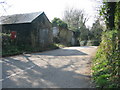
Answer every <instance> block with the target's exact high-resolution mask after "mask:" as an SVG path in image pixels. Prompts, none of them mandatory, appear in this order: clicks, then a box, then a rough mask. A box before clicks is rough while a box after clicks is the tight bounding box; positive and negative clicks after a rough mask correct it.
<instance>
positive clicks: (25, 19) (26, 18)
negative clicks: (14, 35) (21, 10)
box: [0, 12, 43, 25]
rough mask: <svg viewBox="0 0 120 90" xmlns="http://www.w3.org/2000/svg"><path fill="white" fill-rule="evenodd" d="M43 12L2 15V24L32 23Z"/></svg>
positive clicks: (0, 22) (0, 19)
mask: <svg viewBox="0 0 120 90" xmlns="http://www.w3.org/2000/svg"><path fill="white" fill-rule="evenodd" d="M42 13H43V12H34V13H26V14H14V15H8V16H2V17H0V24H1V25H3V24H17V23H30V22H32V21H33V20H34V19H35V18H37V17H38V16H39V15H41V14H42Z"/></svg>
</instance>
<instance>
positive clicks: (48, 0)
mask: <svg viewBox="0 0 120 90" xmlns="http://www.w3.org/2000/svg"><path fill="white" fill-rule="evenodd" d="M0 1H3V0H0ZM4 1H6V2H7V4H8V5H4V8H6V12H5V11H4V10H3V7H2V6H0V11H2V12H1V13H0V15H5V14H6V15H9V14H19V13H29V12H38V11H44V12H45V14H46V15H47V17H48V18H49V20H50V21H51V20H52V19H53V18H54V17H58V18H61V19H62V17H63V16H64V10H65V9H66V8H77V9H84V10H85V13H86V15H88V16H89V21H88V22H87V23H86V25H87V26H92V23H93V22H94V19H95V17H94V16H95V15H96V7H98V5H100V4H99V3H98V2H96V1H99V0H4Z"/></svg>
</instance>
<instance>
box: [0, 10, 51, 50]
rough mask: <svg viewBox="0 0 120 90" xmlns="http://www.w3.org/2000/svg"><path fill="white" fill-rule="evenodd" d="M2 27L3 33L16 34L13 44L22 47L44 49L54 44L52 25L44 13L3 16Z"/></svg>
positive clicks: (0, 22)
mask: <svg viewBox="0 0 120 90" xmlns="http://www.w3.org/2000/svg"><path fill="white" fill-rule="evenodd" d="M0 26H1V27H2V33H7V34H10V33H11V32H15V34H16V37H15V38H13V39H14V40H12V42H14V43H15V44H16V45H19V46H20V47H22V46H26V47H32V48H34V49H38V48H39V49H40V48H41V49H43V48H46V47H49V45H51V44H52V43H53V35H52V25H51V22H50V21H49V19H48V18H47V16H46V15H45V13H44V12H34V13H26V14H15V15H8V16H2V17H0ZM3 45H4V44H3ZM3 47H4V46H3Z"/></svg>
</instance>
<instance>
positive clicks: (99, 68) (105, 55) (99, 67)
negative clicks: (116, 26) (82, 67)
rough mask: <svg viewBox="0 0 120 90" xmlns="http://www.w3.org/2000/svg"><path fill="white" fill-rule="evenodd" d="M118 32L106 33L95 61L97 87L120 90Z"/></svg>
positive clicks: (94, 73)
mask: <svg viewBox="0 0 120 90" xmlns="http://www.w3.org/2000/svg"><path fill="white" fill-rule="evenodd" d="M117 33H118V32H117V31H116V30H113V31H107V32H104V34H103V36H102V42H101V44H100V46H99V47H98V51H97V54H96V57H95V58H94V59H93V66H92V70H93V79H94V81H95V83H96V85H97V87H102V88H104V87H105V88H120V69H119V68H120V52H119V50H118V41H119V40H118V34H117Z"/></svg>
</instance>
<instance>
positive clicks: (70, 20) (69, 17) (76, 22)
mask: <svg viewBox="0 0 120 90" xmlns="http://www.w3.org/2000/svg"><path fill="white" fill-rule="evenodd" d="M63 20H64V21H65V22H66V23H67V24H68V28H69V29H71V30H74V31H76V30H78V29H80V28H81V27H83V26H84V25H85V23H86V21H87V20H88V18H87V17H85V13H84V11H83V10H80V9H74V8H68V9H66V10H65V11H64V17H63Z"/></svg>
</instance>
